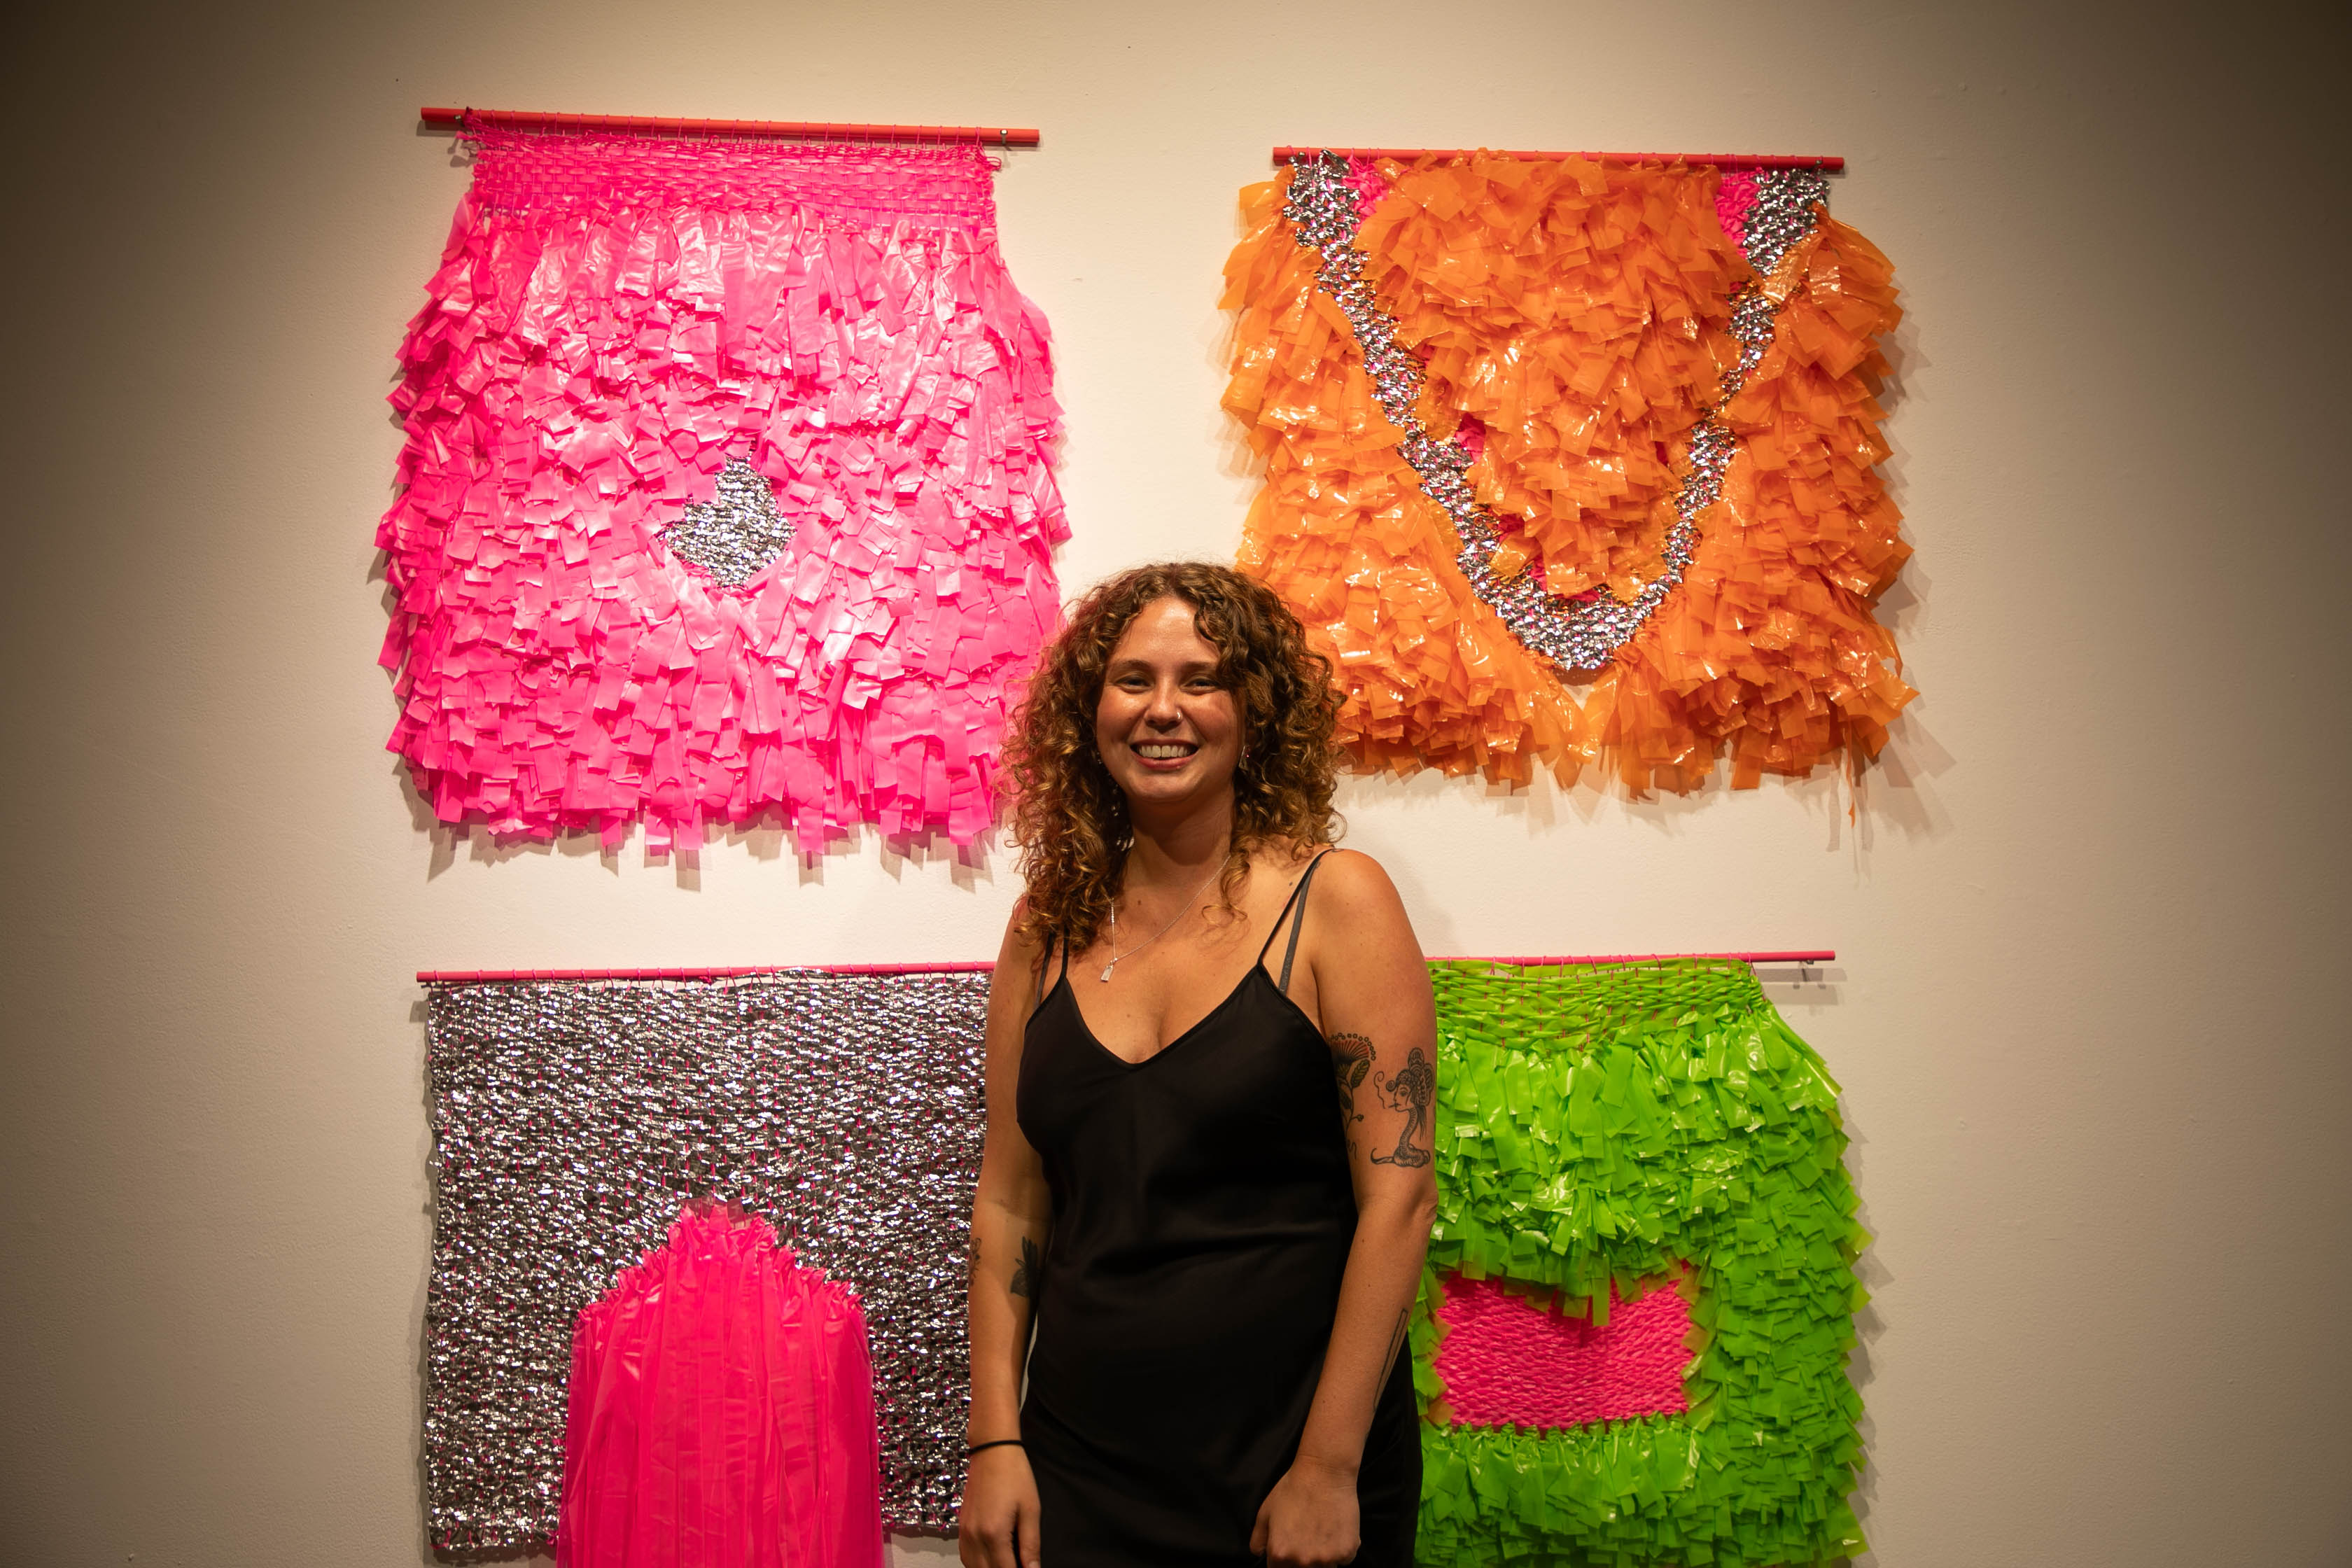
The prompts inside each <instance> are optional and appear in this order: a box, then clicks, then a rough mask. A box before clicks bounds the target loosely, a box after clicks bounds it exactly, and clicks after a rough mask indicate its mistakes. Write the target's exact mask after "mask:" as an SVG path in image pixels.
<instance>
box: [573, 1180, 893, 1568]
mask: <svg viewBox="0 0 2352 1568" xmlns="http://www.w3.org/2000/svg"><path fill="white" fill-rule="evenodd" d="M563 1448H564V1454H563V1500H562V1512H561V1515H560V1519H559V1523H558V1526H557V1530H556V1538H555V1561H556V1563H557V1565H558V1568H720V1565H721V1564H730V1565H731V1564H749V1563H772V1564H807V1565H808V1568H881V1563H882V1555H883V1544H882V1504H881V1468H880V1457H879V1450H878V1446H877V1438H876V1436H875V1427H874V1384H873V1370H872V1368H871V1366H870V1365H869V1364H868V1362H867V1358H866V1321H865V1319H864V1317H863V1316H862V1315H861V1314H860V1313H859V1311H858V1308H857V1300H856V1297H855V1296H853V1295H851V1294H850V1293H849V1291H847V1290H846V1289H843V1288H842V1287H840V1286H838V1285H835V1284H834V1283H832V1282H831V1281H829V1280H827V1279H825V1278H824V1276H823V1275H821V1274H818V1273H816V1272H814V1270H811V1269H807V1268H801V1267H800V1266H799V1265H797V1264H795V1263H794V1262H793V1255H792V1254H791V1253H790V1252H789V1251H787V1250H785V1249H784V1248H782V1247H779V1246H778V1245H777V1243H776V1237H775V1233H774V1232H773V1231H772V1230H771V1229H770V1228H769V1227H768V1225H767V1223H766V1222H765V1221H763V1220H760V1219H756V1218H751V1219H740V1220H739V1219H737V1218H735V1217H733V1216H730V1215H729V1214H728V1213H727V1212H725V1211H723V1210H718V1209H711V1208H702V1209H689V1210H688V1212H687V1213H685V1214H684V1215H680V1216H679V1217H678V1219H677V1223H676V1224H674V1225H672V1226H670V1232H669V1240H668V1241H667V1243H666V1244H665V1245H664V1246H663V1247H660V1248H659V1249H658V1250H656V1251H655V1252H653V1253H651V1254H649V1255H647V1257H646V1259H645V1261H644V1262H643V1263H641V1264H638V1265H637V1266H636V1267H635V1268H630V1269H628V1270H627V1271H626V1272H625V1273H624V1274H623V1275H622V1276H621V1278H620V1279H619V1281H618V1282H617V1283H616V1284H614V1287H613V1289H611V1290H609V1291H607V1292H606V1293H605V1294H604V1297H603V1298H602V1299H601V1300H597V1301H595V1302H593V1303H592V1304H591V1305H590V1306H588V1307H587V1308H585V1309H583V1310H582V1312H581V1314H580V1321H579V1327H578V1329H577V1331H575V1333H574V1336H573V1340H572V1384H571V1394H570V1412H569V1415H568V1418H567V1426H566V1431H565V1434H564V1445H563Z"/></svg>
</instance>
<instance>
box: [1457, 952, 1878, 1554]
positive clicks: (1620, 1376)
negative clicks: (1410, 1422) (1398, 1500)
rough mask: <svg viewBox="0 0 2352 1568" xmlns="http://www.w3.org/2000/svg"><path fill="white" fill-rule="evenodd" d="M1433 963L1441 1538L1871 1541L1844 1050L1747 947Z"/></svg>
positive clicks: (1491, 1543)
mask: <svg viewBox="0 0 2352 1568" xmlns="http://www.w3.org/2000/svg"><path fill="white" fill-rule="evenodd" d="M1431 973H1432V976H1433V980H1434V982H1435V985H1436V993H1437V1021H1438V1068H1437V1103H1436V1131H1435V1134H1434V1142H1435V1154H1436V1167H1437V1178H1438V1216H1437V1223H1436V1226H1435V1229H1434V1232H1433V1237H1432V1241H1431V1246H1430V1252H1429V1267H1428V1271H1427V1274H1426V1275H1425V1277H1424V1279H1423V1289H1422V1298H1421V1306H1420V1310H1419V1313H1418V1315H1417V1317H1416V1321H1415V1322H1414V1325H1413V1330H1412V1343H1413V1352H1414V1367H1413V1378H1414V1385H1415V1387H1416V1389H1417V1390H1418V1391H1419V1393H1420V1394H1421V1395H1422V1397H1423V1400H1424V1401H1425V1402H1426V1405H1427V1412H1428V1419H1427V1420H1426V1421H1425V1422H1424V1424H1423V1427H1422V1448H1423V1467H1424V1468H1423V1477H1424V1479H1423V1493H1422V1511H1421V1531H1420V1542H1419V1546H1418V1548H1417V1552H1418V1557H1419V1561H1420V1562H1421V1563H1423V1564H1425V1565H1428V1568H1491V1565H1492V1564H1495V1563H1537V1564H1559V1565H1562V1568H1566V1565H1570V1564H1587V1563H1713V1564H1719V1565H1722V1568H1739V1565H1752V1568H1765V1565H1767V1564H1801V1563H1804V1564H1810V1563H1830V1562H1832V1561H1836V1560H1841V1559H1843V1558H1846V1557H1850V1556H1852V1555H1853V1554H1854V1553H1856V1552H1861V1551H1862V1550H1863V1548H1864V1542H1863V1539H1862V1533H1861V1531H1860V1528H1859V1527H1858V1525H1857V1524H1856V1521H1855V1520H1854V1517H1853V1511H1852V1510H1851V1508H1850V1507H1849V1506H1848V1502H1847V1499H1848V1497H1849V1496H1850V1494H1851V1493H1852V1492H1853V1488H1854V1484H1855V1480H1856V1476H1857V1472H1858V1470H1859V1468H1860V1467H1861V1464H1862V1458H1863V1455H1862V1442H1861V1437H1860V1435H1859V1432H1858V1430H1857V1424H1858V1423H1859V1421H1860V1419H1861V1415H1862V1402H1861V1400H1860V1398H1859V1397H1858V1396H1857V1395H1856V1394H1855V1392H1854V1389H1853V1384H1852V1383H1851V1381H1850V1380H1849V1378H1848V1376H1847V1371H1846V1360H1847V1355H1848V1352H1850V1351H1851V1350H1852V1349H1853V1344H1854V1330H1853V1314H1854V1312H1855V1311H1856V1310H1859V1309H1860V1307H1861V1306H1862V1304H1863V1302H1864V1300H1865V1299H1866V1297H1865V1294H1864V1290H1863V1288H1862V1286H1861V1284H1860V1282H1859V1281H1858V1280H1857V1279H1855V1277H1854V1270H1853V1262H1854V1259H1855V1258H1856V1257H1857V1256H1858V1255H1859V1253H1860V1251H1861V1249H1862V1247H1864V1245H1865V1244H1866V1243H1867V1240H1868V1237H1866V1236H1865V1235H1864V1231H1863V1229H1862V1227H1861V1226H1860V1225H1859V1224H1858V1223H1857V1222H1856V1220H1855V1218H1854V1212H1855V1209H1856V1206H1857V1203H1856V1199H1855V1195H1854V1191H1853V1184H1852V1182H1851V1180H1850V1179H1849V1178H1848V1176H1847V1174H1846V1170H1845V1165H1844V1163H1843V1151H1844V1148H1845V1142H1846V1140H1845V1134H1844V1132H1843V1130H1842V1128H1841V1126H1840V1121H1839V1116H1838V1110H1837V1096H1838V1089H1837V1085H1836V1084H1835V1083H1833V1082H1832V1080H1831V1079H1830V1077H1829V1074H1828V1072H1827V1070H1826V1069H1825V1068H1824V1067H1823V1065H1822V1060H1821V1058H1819V1057H1818V1056H1816V1055H1815V1054H1814V1053H1813V1051H1812V1050H1811V1048H1810V1047H1807V1046H1806V1045H1805V1043H1804V1042H1803V1041H1801V1040H1800V1039H1799V1038H1797V1037H1796V1036H1795V1035H1794V1034H1793V1033H1791V1032H1790V1029H1789V1027H1788V1026H1787V1025H1786V1024H1784V1023H1783V1022H1782V1021H1781V1019H1780V1015H1779V1014H1778V1013H1777V1012H1776V1011H1775V1010H1774V1008H1773V1007H1772V1005H1771V1004H1770V1003H1769V1001H1767V1000H1766V999H1765V996H1764V994H1763V991H1762V988H1761V987H1760V986H1759V984H1758V983H1757V980H1756V977H1755V975H1754V973H1752V972H1751V971H1749V970H1748V968H1747V967H1746V966H1745V965H1742V964H1738V963H1725V962H1717V961H1711V960H1695V959H1694V960H1676V961H1668V962H1662V963H1644V964H1612V965H1599V966H1581V965H1559V966H1546V967H1540V968H1518V967H1516V966H1507V965H1499V964H1494V963H1483V962H1480V961H1475V960H1462V961H1449V962H1444V963H1433V964H1432V965H1431Z"/></svg>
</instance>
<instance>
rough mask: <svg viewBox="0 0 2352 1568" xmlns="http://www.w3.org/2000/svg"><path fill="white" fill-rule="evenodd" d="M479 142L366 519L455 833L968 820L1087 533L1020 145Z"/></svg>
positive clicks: (425, 779)
mask: <svg viewBox="0 0 2352 1568" xmlns="http://www.w3.org/2000/svg"><path fill="white" fill-rule="evenodd" d="M473 136H474V140H475V142H476V143H477V153H476V161H475V164H474V178H473V184H472V186H471V188H470V189H469V190H468V191H467V195H466V196H465V197H464V199H463V200H462V201H461V202H460V203H459V205H458V208H457V219H456V222H455V224H454V226H453V227H452V229H451V233H450V238H449V244H448V247H447V249H446V252H445V254H444V258H443V263H442V266H441V269H440V270H439V272H438V273H436V275H435V277H434V279H433V280H432V282H431V283H430V284H429V285H428V286H427V293H428V295H429V299H428V302H427V304H426V306H425V310H423V311H422V312H420V313H419V314H418V316H417V317H416V319H415V321H414V322H412V323H411V325H410V328H409V332H408V338H407V342H406V343H405V345H404V348H403V350H402V356H401V357H402V362H403V366H404V376H403V379H402V382H401V384H400V386H399V387H398V389H397V390H396V391H395V392H394V395H393V399H392V401H393V403H394V406H395V407H396V408H398V409H399V410H400V412H401V414H402V416H403V418H404V422H405V426H406V429H407V441H406V445H405V447H404V449H403V451H402V454H401V458H400V468H399V480H400V495H399V499H398V500H397V501H396V503H395V504H394V507H393V508H392V510H391V511H390V512H389V513H388V514H387V515H386V517H385V519H384V521H383V526H382V528H381V530H380V531H379V532H378V535H377V542H378V543H379V544H380V545H382V547H383V550H384V551H385V552H386V553H387V555H388V558H389V559H388V564H387V575H388V579H389V582H390V585H391V588H392V591H393V594H394V600H395V603H394V608H393V614H392V626H391V630H390V634H389V636H388V637H386V639H385V643H384V649H383V663H384V664H385V666H386V667H387V668H393V669H394V670H395V671H396V672H397V675H396V683H397V684H396V689H397V692H398V695H399V697H400V700H401V712H400V717H399V720H398V722H397V723H396V725H395V726H394V731H393V734H392V738H391V741H390V742H389V743H390V747H391V749H392V750H393V751H394V752H398V753H399V754H400V755H401V756H402V757H404V758H405V759H406V760H407V763H408V764H409V768H410V772H411V776H412V777H413V778H414V779H415V784H416V787H417V789H418V791H419V793H420V794H421V795H423V796H424V798H425V800H426V801H427V802H428V803H429V804H430V805H431V807H432V810H433V812H434V814H435V815H436V816H437V817H438V818H439V819H440V820H442V821H444V822H448V823H467V822H478V823H484V824H487V825H488V826H489V827H491V828H492V829H493V830H495V831H497V832H499V833H511V834H525V835H530V836H535V837H547V836H549V835H551V834H553V833H556V832H558V831H570V830H594V831H597V832H599V833H601V834H602V835H603V836H604V840H605V842H606V843H607V844H608V845H610V844H614V843H617V842H618V840H619V839H620V838H621V837H623V836H624V835H625V833H626V831H627V828H628V826H629V825H630V824H631V823H632V822H635V821H642V822H644V823H645V824H646V832H647V841H648V844H649V846H651V847H655V848H656V849H658V848H662V847H667V843H668V841H669V839H670V838H671V837H672V836H674V835H696V834H698V833H699V832H700V831H701V829H702V827H703V826H704V825H705V824H714V823H716V824H746V823H752V822H759V821H783V822H788V823H789V824H790V825H791V826H792V828H793V834H794V836H795V837H796V839H797V840H798V842H799V843H800V845H801V846H802V847H803V848H804V849H812V850H813V849H814V848H816V847H819V846H821V845H822V844H823V843H824V841H825V840H826V839H828V838H830V837H835V836H837V835H840V834H843V833H846V832H848V831H851V830H852V829H854V828H856V826H859V825H861V824H872V825H874V826H877V827H879V828H880V829H881V830H882V831H884V832H885V833H887V834H890V835H892V836H916V835H922V834H929V833H934V832H941V833H945V834H946V835H947V836H948V837H950V839H951V840H953V841H954V842H956V843H959V844H962V843H969V842H970V841H971V840H972V839H973V838H975V837H978V836H979V835H980V834H981V833H982V831H983V830H985V828H986V827H987V826H988V825H989V822H990V820H991V818H992V814H993V788H992V770H993V763H994V759H995V756H996V753H997V749H998V743H999V741H1000V739H1001V736H1002V734H1003V725H1004V717H1005V709H1006V705H1007V702H1008V700H1010V699H1011V698H1012V696H1013V692H1014V690H1015V684H1016V682H1017V681H1018V680H1019V679H1021V678H1022V677H1023V676H1024V674H1025V672H1026V669H1027V668H1028V665H1029V663H1030V661H1031V660H1032V658H1034V654H1035V652H1036V650H1037V647H1039V645H1040V643H1041V642H1042V640H1043V639H1044V638H1045V637H1047V636H1048V635H1050V634H1051V632H1052V630H1053V629H1054V627H1055V625H1056V624H1057V620H1058V615H1059V595H1058V592H1057V590H1056V587H1055V579H1054V572H1053V565H1052V558H1051V552H1052V549H1053V546H1054V545H1055V543H1057V542H1060V541H1061V540H1063V539H1064V538H1066V537H1067V535H1068V528H1067V525H1066V522H1065V521H1064V518H1063V509H1062V502H1061V498H1060V495H1059V492H1058V490H1057V489H1056V488H1055V482H1054V479H1053V475H1052V472H1051V469H1050V467H1049V458H1048V447H1049V446H1050V444H1051V442H1052V441H1053V439H1054V438H1055V434H1056V432H1057V430H1058V424H1059V409H1058V408H1057V406H1056V405H1055V401H1054V396H1053V392H1052V367H1051V362H1050V357H1049V353H1048V350H1047V333H1046V326H1045V320H1044V318H1043V317H1042V316H1041V315H1040V314H1039V312H1038V311H1037V310H1036V308H1035V307H1034V306H1033V305H1032V304H1030V303H1029V302H1028V301H1027V300H1024V299H1023V298H1022V296H1021V294H1020V293H1019V291H1018V290H1017V289H1014V287H1013V282H1012V279H1010V277H1009V276H1008V275H1007V274H1006V271H1005V268H1004V263H1003V258H1002V257H1001V256H1000V255H999V254H998V250H997V244H996V234H995V219H994V199H993V190H992V169H993V164H992V162H991V161H990V160H989V159H988V158H987V157H985V156H984V155H983V154H982V153H980V152H979V151H978V150H977V149H974V148H971V147H958V148H920V149H874V148H853V147H840V146H832V147H809V146H802V145H794V144H790V143H777V142H665V141H656V140H650V139H638V138H625V137H624V138H601V137H589V136H566V135H538V134H526V133H520V132H501V131H495V130H478V131H476V132H473Z"/></svg>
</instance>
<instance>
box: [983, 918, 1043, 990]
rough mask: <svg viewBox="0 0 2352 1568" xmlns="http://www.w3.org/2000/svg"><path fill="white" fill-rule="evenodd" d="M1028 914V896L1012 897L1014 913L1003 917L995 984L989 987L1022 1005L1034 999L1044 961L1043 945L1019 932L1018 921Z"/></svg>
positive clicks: (1039, 984) (1039, 983) (1039, 987)
mask: <svg viewBox="0 0 2352 1568" xmlns="http://www.w3.org/2000/svg"><path fill="white" fill-rule="evenodd" d="M1028 916H1029V900H1028V899H1027V898H1025V897H1024V898H1020V899H1016V900H1013V912H1012V914H1010V915H1009V916H1007V917H1006V918H1005V921H1004V940H1003V942H1001V943H999V944H998V946H997V950H996V974H995V977H994V980H995V984H993V985H992V987H991V989H992V991H994V992H995V993H997V994H999V995H1006V996H1010V997H1011V998H1013V1000H1016V1001H1018V1002H1021V1003H1024V1004H1028V1003H1034V1001H1035V1000H1036V997H1037V994H1038V992H1039V991H1040V990H1041V989H1042V984H1041V976H1042V973H1043V971H1044V968H1045V944H1044V943H1043V942H1039V941H1037V940H1036V939H1035V938H1034V937H1031V936H1027V935H1024V934H1023V932H1022V930H1021V922H1022V921H1024V920H1026V919H1028Z"/></svg>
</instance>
